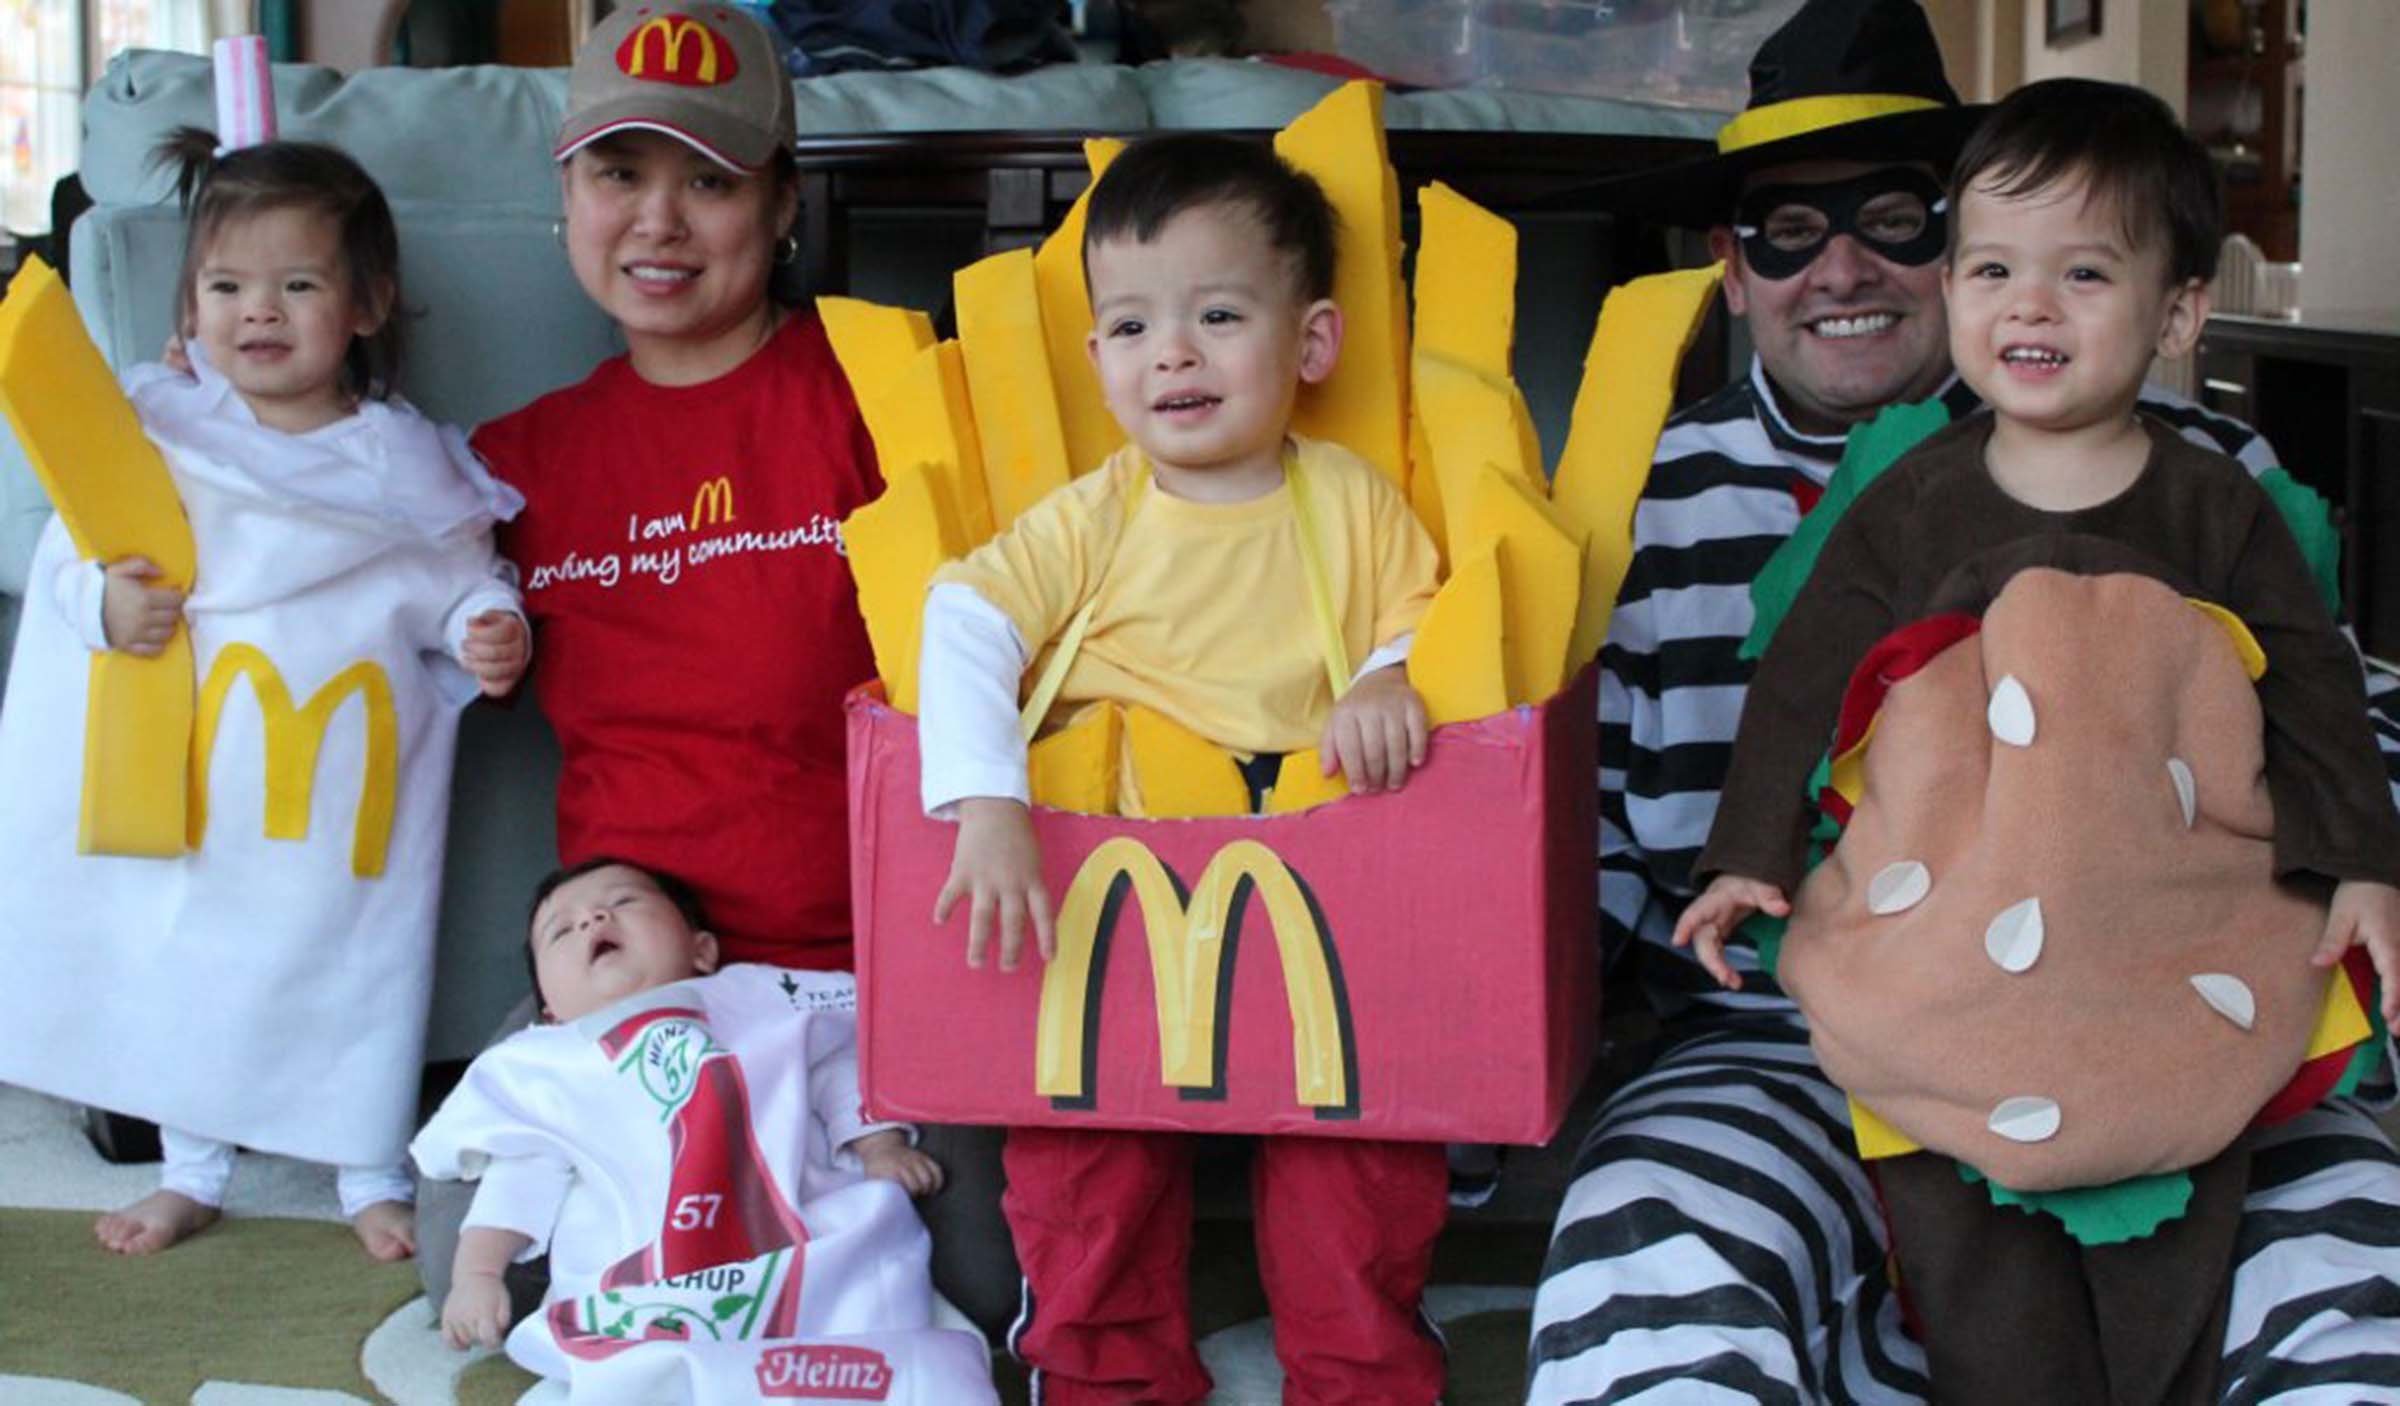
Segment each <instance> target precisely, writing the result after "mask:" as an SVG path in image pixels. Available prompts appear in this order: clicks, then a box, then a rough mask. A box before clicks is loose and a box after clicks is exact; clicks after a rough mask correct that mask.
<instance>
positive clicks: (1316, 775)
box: [1266, 747, 1350, 815]
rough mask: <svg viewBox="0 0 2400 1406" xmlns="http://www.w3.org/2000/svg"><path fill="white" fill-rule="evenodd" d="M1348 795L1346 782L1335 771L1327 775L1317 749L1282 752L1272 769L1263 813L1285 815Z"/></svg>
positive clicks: (1347, 783)
mask: <svg viewBox="0 0 2400 1406" xmlns="http://www.w3.org/2000/svg"><path fill="white" fill-rule="evenodd" d="M1349 794H1350V783H1349V782H1348V781H1346V780H1344V779H1343V778H1342V774H1341V772H1339V771H1336V772H1334V774H1333V775H1331V776H1327V775H1325V773H1324V763H1323V762H1322V761H1320V760H1319V759H1318V753H1317V749H1316V748H1314V747H1309V748H1305V749H1303V750H1301V751H1297V752H1286V753H1285V754H1284V757H1283V761H1282V762H1280V763H1279V764H1277V766H1276V768H1275V789H1274V790H1272V791H1269V792H1267V805H1266V812H1267V814H1269V815H1289V814H1290V813H1292V812H1293V811H1296V810H1307V809H1309V808H1310V807H1311V806H1321V805H1323V804H1325V803H1326V802H1327V801H1338V800H1340V799H1341V798H1342V797H1344V796H1347V795H1349Z"/></svg>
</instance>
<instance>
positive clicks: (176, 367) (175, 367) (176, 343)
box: [158, 332, 192, 376]
mask: <svg viewBox="0 0 2400 1406" xmlns="http://www.w3.org/2000/svg"><path fill="white" fill-rule="evenodd" d="M158 360H159V363H160V364H161V365H163V366H165V367H166V368H167V369H168V370H169V371H172V372H174V373H175V374H176V375H178V376H189V375H191V374H192V358H191V357H190V355H189V354H187V353H186V352H185V351H184V349H183V334H182V333H181V332H169V333H168V334H167V344H166V345H165V346H163V347H161V348H159V351H158Z"/></svg>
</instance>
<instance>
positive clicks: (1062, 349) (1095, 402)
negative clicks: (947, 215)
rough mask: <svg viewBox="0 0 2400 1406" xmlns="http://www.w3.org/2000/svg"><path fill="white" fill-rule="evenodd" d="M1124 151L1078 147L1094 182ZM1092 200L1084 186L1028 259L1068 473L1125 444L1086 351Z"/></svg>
mask: <svg viewBox="0 0 2400 1406" xmlns="http://www.w3.org/2000/svg"><path fill="white" fill-rule="evenodd" d="M1124 149H1125V143H1123V142H1121V141H1118V140H1116V139H1115V138H1113V137H1093V138H1091V139H1090V140H1088V141H1086V142H1085V143H1084V144H1083V160H1084V164H1085V165H1087V166H1089V167H1090V168H1091V170H1092V180H1093V181H1094V183H1097V182H1098V181H1099V179H1100V173H1101V172H1103V171H1105V170H1107V169H1108V163H1109V162H1111V161H1114V160H1115V159H1116V156H1117V153H1118V152H1120V151H1123V150H1124ZM1091 198H1092V192H1091V188H1090V187H1089V186H1086V187H1085V188H1084V192H1083V194H1082V195H1080V196H1078V197H1076V200H1075V203H1074V205H1073V206H1071V207H1069V209H1068V210H1067V217H1066V218H1065V219H1063V220H1061V221H1059V222H1058V228H1057V229H1055V230H1052V231H1051V232H1050V237H1049V238H1047V239H1045V240H1043V241H1042V244H1041V247H1040V248H1039V249H1037V250H1035V251H1034V255H1033V279H1034V283H1035V285H1036V286H1037V287H1039V288H1040V289H1041V294H1042V336H1043V338H1044V339H1045V340H1047V341H1048V343H1049V346H1050V384H1051V385H1052V386H1053V387H1054V388H1055V389H1056V390H1057V392H1058V421H1059V427H1060V428H1061V429H1062V430H1063V431H1064V432H1065V434H1066V440H1067V472H1068V473H1069V474H1070V475H1072V474H1080V473H1086V472H1089V471H1090V470H1092V469H1093V468H1096V467H1097V466H1098V465H1099V463H1100V461H1101V460H1103V459H1105V458H1107V457H1108V456H1109V455H1111V454H1113V453H1115V452H1116V449H1117V446H1118V445H1120V444H1123V443H1124V442H1125V431H1124V430H1123V429H1121V428H1119V427H1118V425H1117V418H1116V417H1115V416H1114V415H1111V414H1109V413H1108V402H1107V401H1105V400H1103V399H1102V398H1101V396H1100V376H1099V373H1097V372H1095V371H1094V370H1093V369H1092V358H1091V354H1090V352H1088V351H1087V350H1086V349H1085V347H1086V339H1087V338H1088V337H1089V336H1090V335H1091V331H1092V299H1091V293H1090V290H1089V289H1087V288H1086V287H1085V286H1084V282H1083V210H1084V206H1086V205H1088V204H1090V203H1091Z"/></svg>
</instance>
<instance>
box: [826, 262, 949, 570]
mask: <svg viewBox="0 0 2400 1406" xmlns="http://www.w3.org/2000/svg"><path fill="white" fill-rule="evenodd" d="M817 315H818V316H819V317H820V318H822V319H824V322H825V337H826V340H827V341H829V342H831V343H833V355H834V359H835V360H837V361H839V362H841V364H842V374H843V375H845V376H847V377H849V378H850V393H851V395H853V396H854V397H856V398H857V400H858V413H859V415H860V417H861V418H862V419H864V420H865V421H866V422H867V434H868V435H869V436H870V437H871V438H873V439H874V441H875V458H876V460H877V462H879V463H884V464H927V465H931V466H934V467H935V468H936V469H937V471H938V472H939V473H940V475H941V477H943V478H944V479H945V480H946V481H947V483H948V486H949V490H950V504H951V506H952V507H953V508H955V509H956V510H957V512H958V521H959V526H960V528H961V529H962V530H964V531H965V533H966V537H967V543H968V545H969V546H973V545H974V544H976V543H979V542H981V541H983V540H984V539H985V538H987V537H989V536H991V535H992V524H991V506H990V503H989V500H988V499H987V498H986V497H985V495H984V491H983V481H982V479H983V475H982V471H981V467H980V466H981V460H980V457H979V453H980V449H979V446H977V445H976V444H975V436H974V434H973V432H972V429H971V428H970V429H969V430H968V431H967V432H965V433H963V434H962V433H961V432H960V430H959V423H960V422H961V421H962V420H964V421H966V422H967V423H968V425H969V426H970V427H971V425H972V412H971V411H970V410H969V408H968V405H967V392H966V371H965V367H964V365H963V363H961V362H960V361H959V355H958V348H957V347H956V346H955V345H952V346H951V348H950V350H949V351H947V352H938V351H934V350H932V348H933V345H934V339H933V319H931V318H929V317H927V316H926V315H925V314H923V313H921V312H919V311H917V310H916V309H915V308H895V307H886V306H884V305H883V304H881V303H870V302H867V301H865V300H864V299H860V298H819V299H817ZM929 406H940V407H941V408H942V410H943V413H942V414H941V415H939V416H935V415H929V414H928V413H927V408H928V407H929ZM970 471H972V472H970Z"/></svg>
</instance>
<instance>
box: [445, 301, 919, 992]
mask: <svg viewBox="0 0 2400 1406" xmlns="http://www.w3.org/2000/svg"><path fill="white" fill-rule="evenodd" d="M475 447H476V448H477V449H478V450H480V451H481V452H482V453H483V455H484V457H485V458H486V459H487V460H488V461H489V462H490V463H491V465H492V468H493V470H494V471H495V472H497V473H498V474H499V475H500V477H502V478H504V479H506V480H507V481H508V482H509V483H511V484H514V485H515V486H516V487H517V489H518V490H519V491H521V492H523V493H524V495H525V498H526V508H525V511H524V513H523V514H522V515H521V516H520V517H519V518H518V519H517V520H516V521H515V522H514V523H512V524H510V525H509V526H508V527H507V528H506V529H504V530H503V532H502V534H501V538H500V545H501V548H502V550H503V551H505V552H506V553H507V554H508V556H509V557H510V559H511V560H513V561H515V562H516V564H517V567H518V569H519V570H520V571H521V572H523V574H524V587H525V600H526V606H527V609H528V611H529V612H530V614H531V616H532V619H533V629H534V637H533V638H534V669H533V673H532V680H533V683H534V686H535V688H536V690H537V692H538V694H539V696H540V699H541V704H542V710H543V712H544V713H545V714H547V715H548V717H549V719H550V723H551V726H552V727H553V728H555V729H556V731H557V733H558V740H559V745H560V748H561V750H562V752H563V753H564V769H563V772H562V774H561V775H560V778H559V786H558V847H559V854H560V857H561V859H562V860H563V861H564V862H566V863H569V864H572V863H575V862H577V861H578V860H581V859H584V858H588V857H590V856H593V855H600V854H614V855H619V856H622V857H624V858H627V859H631V860H634V861H636V862H639V863H642V864H645V865H651V866H655V867H657V868H660V869H664V870H667V871H668V872H671V873H673V874H676V875H678V876H680V877H681V878H683V879H685V880H687V881H689V882H690V883H691V884H692V885H693V886H694V887H695V888H696V889H697V890H698V891H699V893H700V897H701V899H702V900H703V902H704V903H705V904H706V905H707V909H708V914H709V918H710V921H711V924H712V925H713V927H714V928H715V931H716V933H717V935H718V937H719V938H720V940H721V941H722V942H723V944H724V947H725V957H726V960H728V961H764V962H774V963H779V964H782V965H785V966H798V967H815V968H834V967H840V968H847V967H848V966H849V965H850V961H851V955H850V880H849V858H850V856H849V843H848V838H847V819H846V807H847V799H846V789H845V782H844V772H843V720H842V707H841V704H842V695H843V694H844V693H845V692H847V691H848V690H849V689H850V688H851V687H852V686H853V685H856V684H858V683H860V682H863V681H864V680H866V679H868V678H869V677H871V676H873V674H874V672H875V665H874V657H873V655H872V653H871V652H870V650H869V648H868V644H867V633H866V626H865V624H864V623H863V622H862V621H861V620H860V618H859V614H858V596H857V591H856V590H855V588H854V587H853V585H852V583H851V579H850V569H849V564H848V562H847V561H846V560H845V559H844V557H843V555H842V550H841V537H840V525H841V521H842V519H843V518H844V517H846V516H848V515H849V513H850V512H851V510H852V509H854V508H857V507H858V506H860V505H861V504H863V503H866V502H868V501H869V500H871V499H873V498H874V497H875V496H876V495H877V494H879V493H881V492H882V491H883V485H882V480H881V478H880V476H879V475H878V474H877V473H876V469H875V452H874V447H873V445H872V443H871V442H870V441H869V439H868V438H867V432H866V428H865V425H864V423H863V422H862V421H861V420H860V418H859V413H858V407H857V404H856V403H855V402H854V401H853V400H852V399H851V395H850V387H849V383H848V381H847V380H845V379H844V377H843V375H842V372H841V368H840V365H839V364H838V363H837V362H836V361H835V360H834V356H833V350H832V348H831V346H830V345H829V344H828V343H827V341H826V339H825V333H824V329H823V328H822V326H821V325H820V324H819V323H818V321H817V319H816V318H815V317H814V316H813V315H806V314H798V315H794V316H793V317H791V318H790V319H789V320H787V321H786V323H785V324H784V326H783V327H782V328H780V329H778V330H777V332H776V333H775V335H774V337H773V338H772V339H771V340H770V341H769V342H768V343H767V345H766V346H765V347H764V348H762V349H761V350H760V351H759V353H758V354H757V355H754V356H752V357H751V358H750V359H749V360H748V361H746V362H744V363H743V364H742V365H741V366H740V367H738V368H736V369H735V370H733V371H731V372H729V373H727V374H726V375H724V376H721V377H719V378H717V379H716V380H714V381H709V382H705V383H703V384H701V385H696V386H679V387H662V386H654V385H651V384H650V383H648V382H646V381H644V380H643V379H642V378H641V377H640V376H638V375H637V374H635V372H634V370H633V368H632V366H631V365H630V364H629V363H628V362H627V360H626V359H625V358H623V357H617V358H615V359H613V360H610V361H608V362H605V363H603V364H602V365H601V366H600V367H599V369H597V370H595V371H594V372H593V373H592V374H591V376H590V377H588V378H587V379H585V380H584V381H583V382H581V383H580V384H577V385H573V386H569V387H567V388H565V389H563V390H559V391H555V392H553V393H551V394H549V395H547V396H544V397H542V398H541V399H540V400H537V401H535V402H534V403H532V404H531V405H528V406H526V407H525V408H524V409H522V410H518V411H516V412H514V413H512V414H510V415H506V416H503V417H502V418H500V419H498V420H495V421H492V422H491V423H490V424H487V425H485V426H484V427H483V428H482V429H481V430H479V431H478V432H477V433H476V435H475Z"/></svg>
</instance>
